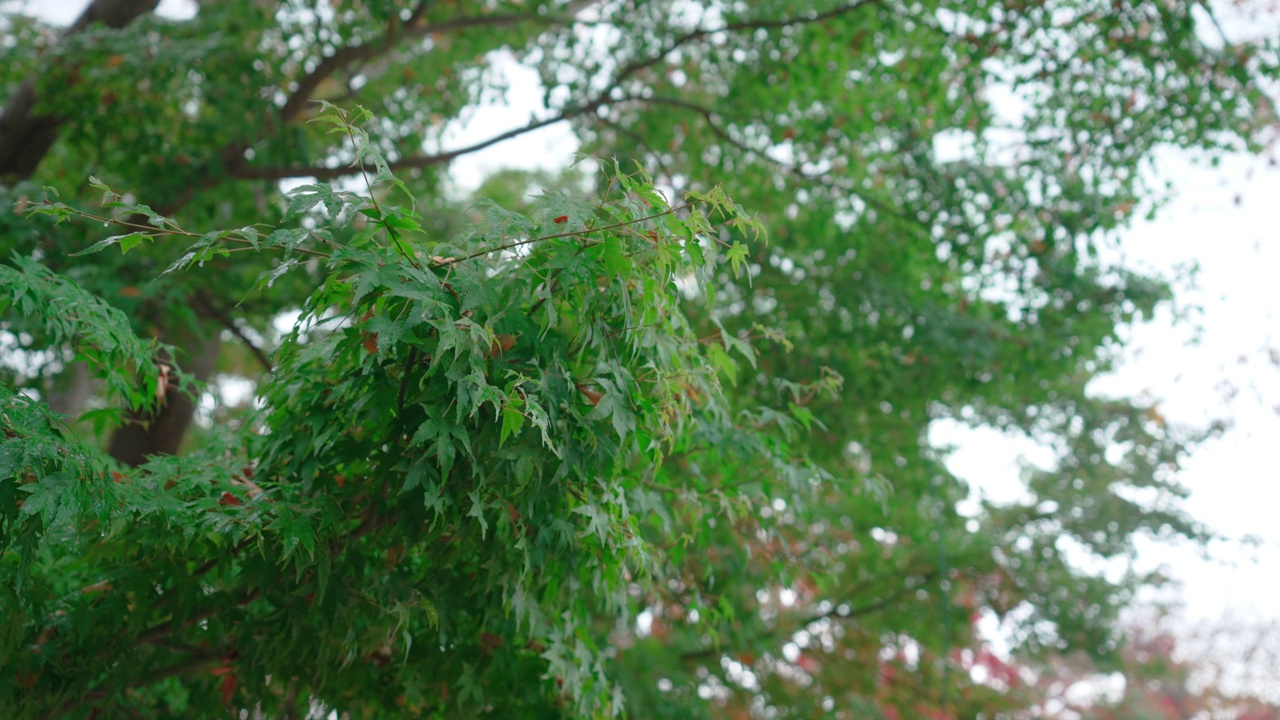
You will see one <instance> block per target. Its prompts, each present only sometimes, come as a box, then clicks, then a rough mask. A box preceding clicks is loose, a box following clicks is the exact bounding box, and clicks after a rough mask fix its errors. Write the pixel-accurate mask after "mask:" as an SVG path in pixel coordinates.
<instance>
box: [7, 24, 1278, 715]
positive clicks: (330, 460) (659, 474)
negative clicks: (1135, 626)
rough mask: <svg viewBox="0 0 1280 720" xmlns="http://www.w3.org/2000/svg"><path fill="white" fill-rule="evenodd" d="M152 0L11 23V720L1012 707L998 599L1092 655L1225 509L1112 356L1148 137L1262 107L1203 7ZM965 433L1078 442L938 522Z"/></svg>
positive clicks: (1009, 613) (1262, 53)
mask: <svg viewBox="0 0 1280 720" xmlns="http://www.w3.org/2000/svg"><path fill="white" fill-rule="evenodd" d="M154 4H155V3H154V2H138V1H137V0H96V1H95V2H93V3H92V4H91V6H90V9H89V10H88V11H87V14H86V16H85V18H86V19H84V21H83V22H80V23H77V24H76V25H74V26H73V27H72V28H70V29H69V30H67V31H65V32H63V33H61V34H59V35H55V33H54V32H53V31H52V30H51V29H49V28H47V27H45V26H43V25H42V24H41V23H40V22H39V21H37V20H34V19H31V18H26V17H23V16H21V15H19V14H16V13H10V14H7V15H5V16H3V18H2V19H0V22H3V23H5V27H6V30H7V32H8V37H9V38H11V41H10V42H8V43H5V44H3V45H2V46H0V92H3V94H4V95H5V96H7V97H8V98H9V100H8V103H7V105H6V108H5V116H4V117H5V122H4V123H3V124H0V176H3V178H4V179H5V183H6V184H4V185H3V186H0V193H2V194H3V195H4V197H3V198H0V200H3V201H4V203H5V204H6V205H10V204H12V205H14V206H15V209H16V210H17V211H18V212H16V213H14V214H13V215H6V216H4V217H3V218H0V237H3V238H4V240H3V244H4V247H3V258H2V259H0V281H2V284H0V287H3V289H4V290H3V293H0V310H2V312H3V314H2V315H0V323H3V325H0V329H2V330H3V332H4V334H3V336H2V337H3V341H4V342H5V343H7V345H6V346H5V347H6V357H5V359H6V363H5V364H4V366H3V368H0V373H2V375H0V380H2V381H3V382H0V430H3V433H4V435H3V439H0V566H2V567H3V569H4V570H3V575H2V576H0V579H2V580H3V583H0V617H3V618H4V621H3V623H2V624H0V708H4V709H5V710H6V711H9V710H11V712H8V713H7V716H14V717H51V716H54V717H56V716H91V715H93V714H95V713H105V714H106V715H108V716H115V715H128V714H132V715H136V716H140V717H170V716H184V717H206V716H207V717H222V716H224V715H226V714H227V712H228V707H230V708H234V709H245V711H246V712H248V711H249V710H250V709H251V710H252V711H253V712H261V713H264V714H266V715H269V716H277V715H278V716H281V717H285V716H289V717H292V716H301V715H303V714H305V713H306V711H307V708H308V707H309V705H310V704H312V703H316V704H318V706H323V707H326V708H334V709H337V710H339V711H342V712H345V713H349V714H350V716H351V717H401V716H405V715H423V716H432V717H452V716H455V715H457V716H472V715H475V714H477V713H479V712H488V713H493V714H494V715H495V716H500V717H559V716H567V717H579V716H582V717H590V716H609V715H614V714H619V713H624V712H625V713H627V714H630V715H631V716H634V717H645V718H650V717H652V718H659V717H682V718H685V717H687V718H696V717H724V716H729V717H777V716H779V715H781V714H798V715H803V716H815V717H817V716H826V715H835V716H839V717H863V716H875V715H881V716H884V717H889V718H900V717H952V716H954V717H970V716H976V715H978V714H986V715H991V714H995V713H999V712H1014V711H1017V710H1019V709H1024V708H1027V707H1030V706H1032V704H1033V703H1032V701H1031V700H1029V699H1028V696H1027V695H1026V694H1025V693H1026V689H1025V688H1021V687H1019V681H1018V678H1017V677H1016V676H1009V677H1004V678H1000V677H996V678H995V679H994V680H992V679H990V678H988V679H987V680H985V681H983V682H978V681H977V680H975V678H976V677H978V676H977V675H975V674H974V673H973V672H971V671H972V669H973V665H974V662H976V661H975V660H974V658H975V656H974V655H973V654H972V653H968V654H966V652H967V651H968V650H970V649H972V648H973V647H974V646H975V643H977V642H979V640H978V639H977V638H976V636H975V631H974V624H973V620H974V619H976V618H977V617H980V616H982V615H984V614H994V615H996V616H998V617H1000V618H1003V619H1005V620H1006V621H1007V623H1008V628H1009V631H1010V632H1011V633H1012V635H1013V638H1014V640H1015V641H1016V643H1017V645H1018V649H1019V651H1020V652H1024V653H1027V654H1028V655H1030V656H1032V657H1035V656H1039V655H1044V654H1051V653H1063V652H1070V651H1082V652H1085V653H1088V654H1090V655H1092V656H1094V657H1095V659H1096V661H1097V662H1098V663H1101V664H1102V665H1103V666H1104V667H1105V664H1106V663H1107V662H1108V661H1109V659H1114V658H1116V657H1117V653H1116V650H1117V647H1118V640H1119V638H1118V634H1117V631H1116V626H1115V624H1114V618H1115V613H1116V611H1117V609H1118V608H1120V607H1122V606H1123V604H1124V602H1125V601H1126V600H1127V598H1128V597H1129V594H1130V593H1131V592H1132V591H1133V590H1134V588H1136V587H1137V586H1138V585H1140V584H1141V583H1143V582H1148V581H1150V580H1151V579H1150V578H1142V577H1136V576H1133V575H1132V574H1130V575H1128V576H1126V577H1123V578H1121V579H1119V580H1116V579H1114V577H1111V578H1108V577H1103V576H1100V575H1098V574H1096V573H1091V572H1087V571H1085V570H1084V569H1082V567H1081V565H1080V563H1078V562H1072V561H1069V558H1077V559H1078V558H1086V559H1089V560H1098V561H1116V560H1119V561H1123V560H1124V559H1125V558H1127V557H1129V556H1131V554H1132V552H1133V540H1134V538H1135V537H1137V536H1139V535H1141V534H1144V533H1146V534H1154V535H1157V536H1163V537H1192V538H1197V539H1202V538H1204V537H1205V531H1204V530H1203V529H1202V528H1200V527H1198V526H1197V525H1196V524H1195V523H1194V522H1192V521H1191V520H1190V519H1189V518H1187V517H1186V516H1185V515H1184V514H1183V513H1182V511H1181V510H1180V509H1179V506H1178V504H1177V500H1178V499H1179V497H1180V493H1181V490H1180V489H1179V487H1178V486H1177V484H1176V482H1175V480H1174V477H1173V472H1174V470H1176V466H1177V462H1178V458H1179V456H1180V454H1181V453H1182V452H1184V450H1185V449H1186V446H1187V443H1188V442H1191V441H1193V440H1194V439H1195V437H1196V436H1195V434H1193V433H1188V432H1185V431H1181V430H1179V429H1177V428H1172V427H1168V426H1166V424H1165V423H1164V422H1163V419H1162V418H1161V417H1160V415H1159V413H1158V409H1156V408H1154V407H1151V406H1147V405H1143V404H1140V403H1136V402H1134V401H1131V400H1127V399H1116V398H1101V397H1097V396H1096V395H1094V394H1091V393H1090V392H1088V386H1089V383H1090V380H1091V379H1092V378H1094V377H1095V376H1097V375H1098V374H1099V373H1102V372H1105V371H1106V369H1107V368H1108V367H1109V364H1110V363H1111V362H1112V361H1113V360H1114V358H1115V356H1116V351H1117V349H1118V347H1119V343H1120V339H1121V332H1122V329H1123V328H1124V327H1125V326H1126V325H1128V324H1130V323H1132V322H1135V321H1137V320H1139V319H1141V318H1142V317H1145V316H1149V315H1150V313H1151V312H1152V311H1153V309H1154V308H1155V307H1156V306H1157V305H1158V304H1159V303H1161V302H1164V301H1166V300H1168V299H1169V297H1170V290H1169V287H1168V286H1167V284H1166V283H1165V282H1164V281H1163V280H1162V279H1160V278H1155V277H1151V276H1149V275H1147V274H1144V273H1143V272H1142V271H1141V269H1140V268H1135V267H1129V266H1126V265H1123V264H1120V263H1118V262H1116V261H1115V259H1114V258H1115V253H1114V252H1113V249H1114V246H1115V242H1116V238H1117V233H1118V231H1120V230H1121V229H1123V227H1124V226H1125V224H1126V223H1127V222H1128V221H1129V220H1130V219H1131V218H1132V217H1133V216H1134V214H1135V213H1137V212H1145V211H1148V210H1151V209H1152V208H1153V207H1155V204H1156V201H1157V200H1158V196H1156V195H1154V194H1153V193H1155V192H1156V191H1157V189H1155V188H1150V187H1147V186H1146V185H1145V184H1144V180H1143V177H1144V176H1143V172H1142V171H1143V169H1144V168H1145V167H1146V163H1148V162H1149V160H1150V158H1151V156H1152V153H1153V152H1154V151H1155V150H1156V149H1158V148H1160V147H1164V146H1168V145H1173V146H1179V147H1187V148H1202V149H1207V150H1209V151H1220V150H1223V149H1229V148H1237V147H1249V148H1252V147H1256V146H1257V144H1258V143H1259V142H1260V139H1261V137H1260V133H1261V132H1262V130H1263V129H1264V128H1265V127H1266V126H1267V125H1268V124H1270V123H1272V122H1273V121H1274V120H1275V118H1274V114H1273V113H1272V112H1271V110H1270V105H1269V104H1268V101H1267V98H1266V95H1265V94H1264V93H1263V92H1262V90H1261V89H1260V88H1261V87H1262V84H1263V83H1265V82H1267V81H1269V80H1272V79H1274V77H1275V75H1276V71H1277V62H1278V60H1277V56H1276V53H1275V47H1274V45H1273V44H1271V43H1266V42H1261V43H1249V44H1245V43H1231V42H1227V41H1226V40H1225V38H1223V39H1222V40H1221V42H1218V41H1216V40H1215V41H1212V42H1211V41H1208V40H1206V39H1205V38H1206V37H1207V34H1208V32H1209V31H1211V30H1212V29H1213V28H1214V24H1213V22H1212V9H1211V8H1209V7H1208V6H1206V5H1200V4H1190V3H1186V4H1181V3H1164V2H1150V1H1146V0H1106V1H1105V2H1102V1H1097V2H1094V1H1092V0H1081V1H1078V2H1068V1H1066V0H1062V1H1056V0H1050V1H1046V2H1025V1H1024V0H1004V1H1003V2H995V1H992V0H953V1H949V2H942V3H899V2H890V1H874V0H858V1H855V2H840V3H837V2H812V3H805V4H797V3H794V2H783V1H781V0H764V1H762V2H753V3H740V4H723V3H704V4H700V3H689V2H676V1H674V0H673V1H653V2H610V1H608V0H604V1H601V2H552V1H549V0H522V1H515V0H513V1H511V2H504V1H496V2H489V3H484V4H474V3H458V2H430V1H421V2H408V1H405V2H376V3H351V2H329V1H327V0H325V1H321V0H284V1H272V0H265V1H264V0H233V1H230V2H221V3H206V4H202V5H201V6H200V7H199V8H198V12H197V13H196V15H195V16H194V17H192V18H190V19H185V20H173V19H166V18H163V17H158V16H155V15H153V14H151V13H150V10H151V9H152V7H153V6H154ZM512 60H514V61H515V62H517V63H519V64H521V65H524V66H527V67H530V68H534V69H535V70H536V71H537V73H538V75H539V77H540V78H541V82H542V86H543V87H544V88H545V95H544V102H545V106H546V107H545V111H544V112H543V114H542V115H539V116H535V117H534V118H532V119H530V121H529V122H528V123H527V124H525V125H522V126H517V127H513V128H512V129H511V130H509V131H506V132H502V133H500V134H497V135H495V136H493V137H492V138H490V139H488V140H485V141H482V142H478V143H475V144H473V145H470V146H466V147H461V148H458V147H450V146H448V145H446V144H445V141H446V138H447V137H448V135H447V128H448V127H449V121H451V120H454V119H456V118H459V117H462V116H465V115H467V114H468V113H469V112H471V109H472V108H474V107H476V106H477V103H480V102H481V101H483V100H485V99H486V98H487V97H489V96H491V95H493V94H495V93H499V94H500V93H501V92H502V90H503V83H504V80H503V78H502V76H501V73H500V69H501V68H502V67H504V64H505V66H509V64H510V62H511V61H512ZM316 101H326V102H316ZM329 102H332V103H334V105H330V104H329ZM361 106H362V107H363V108H368V110H367V111H366V110H363V109H359V110H352V111H347V110H343V109H342V108H343V107H352V108H355V107H361ZM556 124H563V125H566V126H568V127H571V128H572V129H573V131H574V132H575V134H576V135H577V137H578V138H579V140H580V141H581V143H582V149H583V150H584V152H585V154H586V155H587V156H589V157H593V158H610V159H609V160H599V161H597V162H588V163H585V165H587V166H592V167H595V168H596V170H595V171H585V172H579V171H577V170H567V171H565V172H564V173H563V174H554V173H553V174H551V175H549V176H543V177H531V176H528V175H522V174H520V173H505V174H499V175H497V176H495V177H494V178H492V179H491V180H490V181H488V182H487V183H486V184H485V185H484V186H482V187H481V188H480V189H479V190H478V191H476V192H475V193H473V194H471V195H470V196H468V194H467V193H465V192H464V191H462V190H461V189H459V188H457V187H456V186H455V185H454V184H452V183H451V182H450V173H449V166H450V163H451V162H453V161H454V160H456V159H458V158H460V157H463V156H465V155H467V154H469V153H472V152H475V151H478V150H480V149H483V148H485V147H489V146H493V145H496V144H497V143H500V142H505V143H507V144H508V146H511V147H513V148H516V150H515V151H518V148H519V147H520V142H521V137H522V136H524V135H525V134H526V133H529V132H532V131H534V130H537V129H539V128H542V127H547V126H551V125H556ZM86 177H92V179H91V180H90V181H89V182H88V183H87V184H86V182H85V181H84V178H86ZM295 179H297V182H301V183H302V184H300V185H299V184H297V182H295ZM285 180H288V181H290V182H289V185H288V187H289V189H288V191H287V192H281V189H282V186H281V185H280V184H279V183H280V181H285ZM534 186H536V187H538V188H540V189H541V190H542V191H543V192H541V194H539V195H537V197H535V198H533V199H529V194H530V192H529V191H530V189H531V188H532V187H534ZM46 188H48V189H46ZM730 198H732V200H731V199H730ZM495 199H502V200H503V202H500V203H499V202H495V201H494V200H495ZM104 208H105V209H104ZM104 225H106V226H112V227H110V228H104ZM117 246H118V247H117ZM285 318H287V319H288V320H287V322H286V321H284V320H283V319H285ZM282 322H283V326H284V327H286V330H284V331H281V330H278V329H277V326H278V325H280V324H281V323H282ZM233 381H239V382H242V383H244V382H247V383H250V384H252V386H253V387H254V388H255V393H256V398H257V401H256V402H257V405H252V404H246V405H243V406H239V407H236V406H215V407H214V408H213V409H212V410H205V411H202V412H203V414H201V415H199V420H200V421H199V422H197V423H196V425H195V426H192V425H191V424H190V423H191V418H192V416H193V412H194V411H195V408H196V406H197V405H198V404H199V403H200V400H201V397H202V396H204V395H203V393H204V389H205V388H210V389H212V390H215V391H217V390H218V389H219V388H221V387H226V386H228V385H230V384H231V383H232V382H233ZM211 396H212V394H211V395H210V397H211ZM940 419H957V420H960V421H962V422H967V423H973V424H988V425H994V426H996V427H1000V428H1005V429H1010V430H1016V431H1019V432H1025V433H1027V434H1030V435H1032V436H1034V437H1036V438H1037V439H1039V440H1042V441H1044V442H1047V443H1050V444H1052V445H1054V447H1055V448H1057V449H1058V451H1059V462H1058V464H1057V467H1055V468H1054V469H1053V470H1052V471H1035V472H1030V471H1029V472H1028V474H1027V485H1028V492H1027V495H1026V497H1025V499H1023V500H1022V501H1020V502H1017V503H1014V504H1012V505H1005V506H990V505H984V506H983V507H982V508H981V509H980V510H979V511H978V512H977V513H976V514H975V513H972V512H969V513H961V512H960V510H959V504H960V503H961V501H962V500H964V498H965V497H966V495H967V492H968V489H967V486H966V484H965V483H964V482H963V481H961V480H960V479H958V478H956V477H954V476H952V475H951V474H950V473H949V472H948V471H947V469H946V467H945V465H944V463H943V460H944V458H945V448H938V447H934V446H933V444H932V443H931V442H930V438H929V428H930V425H931V423H933V422H935V421H937V420H940ZM976 657H986V656H981V655H979V656H976ZM988 675H990V673H988Z"/></svg>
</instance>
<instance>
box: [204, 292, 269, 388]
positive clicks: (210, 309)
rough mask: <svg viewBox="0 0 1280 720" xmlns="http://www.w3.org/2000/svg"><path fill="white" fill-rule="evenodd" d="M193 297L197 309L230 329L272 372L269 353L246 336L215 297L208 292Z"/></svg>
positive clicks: (262, 364)
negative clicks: (216, 301)
mask: <svg viewBox="0 0 1280 720" xmlns="http://www.w3.org/2000/svg"><path fill="white" fill-rule="evenodd" d="M193 299H194V302H195V305H196V310H197V311H200V312H201V314H203V315H206V316H208V317H211V318H213V319H214V320H217V321H218V324H219V325H221V326H222V327H224V328H226V329H227V330H230V331H231V334H232V335H235V336H236V338H237V339H239V340H240V342H241V343H243V344H244V346H245V348H247V349H248V350H249V354H250V355H253V358H254V359H255V360H257V361H258V364H259V365H261V366H262V369H263V370H266V371H267V372H271V370H272V369H273V367H274V366H273V365H272V364H271V358H269V357H267V354H266V353H265V352H263V350H262V348H260V347H258V346H257V344H256V343H254V342H253V341H252V340H250V339H249V338H248V337H247V336H245V334H244V331H243V330H241V329H240V326H238V325H236V323H235V320H233V319H232V318H231V316H230V315H227V313H226V312H225V311H223V310H222V308H220V307H218V306H217V304H216V303H215V302H214V301H213V299H212V298H211V297H209V295H208V293H205V292H198V293H196V294H195V296H194V298H193Z"/></svg>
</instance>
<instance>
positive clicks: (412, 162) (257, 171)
mask: <svg viewBox="0 0 1280 720" xmlns="http://www.w3.org/2000/svg"><path fill="white" fill-rule="evenodd" d="M596 104H599V103H596ZM586 110H588V108H584V109H583V110H580V111H571V110H566V111H564V112H562V113H559V114H557V115H554V116H552V117H549V118H545V119H543V120H536V121H533V122H530V123H529V124H528V125H525V126H523V127H518V128H513V129H511V130H508V131H506V132H504V133H500V134H498V135H494V136H493V137H491V138H489V139H487V140H481V141H480V142H477V143H472V144H471V145H467V146H464V147H460V148H457V149H455V150H449V151H447V152H442V153H437V154H435V155H412V156H409V157H406V158H401V159H400V160H394V161H389V162H388V163H387V166H388V167H389V168H391V170H392V172H395V171H398V170H411V169H419V168H424V167H429V166H432V165H440V164H443V163H448V162H451V161H453V160H455V159H456V158H459V157H461V156H463V155H467V154H470V153H473V152H478V151H480V150H483V149H485V148H487V147H490V146H492V145H497V144H498V143H500V142H503V141H505V140H510V139H512V138H515V137H519V136H521V135H524V134H526V133H531V132H533V131H534V130H540V129H542V128H544V127H548V126H551V125H555V124H557V123H561V122H564V121H566V120H569V119H571V118H572V117H573V116H575V115H577V114H579V113H580V112H584V111H586ZM360 172H361V168H360V167H359V166H356V165H344V166H339V167H326V166H324V165H295V166H292V167H277V168H263V167H239V168H235V169H233V170H232V175H233V176H234V177H236V178H237V179H241V180H283V179H285V178H294V177H313V178H316V179H317V180H332V179H334V178H340V177H347V176H348V175H355V174H358V173H360Z"/></svg>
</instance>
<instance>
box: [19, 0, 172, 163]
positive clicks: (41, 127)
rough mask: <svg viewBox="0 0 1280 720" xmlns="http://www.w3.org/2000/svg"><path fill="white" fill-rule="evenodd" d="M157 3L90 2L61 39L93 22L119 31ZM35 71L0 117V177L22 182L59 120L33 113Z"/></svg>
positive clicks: (135, 0)
mask: <svg viewBox="0 0 1280 720" xmlns="http://www.w3.org/2000/svg"><path fill="white" fill-rule="evenodd" d="M158 4H159V0H94V2H92V3H90V4H89V7H87V8H85V10H84V12H83V13H81V14H80V17H79V18H77V19H76V21H75V22H74V23H72V24H71V26H70V27H68V28H67V29H66V30H64V31H63V32H62V37H63V38H67V37H70V36H71V35H74V34H76V33H78V32H80V31H82V30H84V29H85V28H87V27H89V26H90V25H93V24H94V23H99V22H100V23H102V24H104V25H106V26H107V27H110V28H115V29H120V28H122V27H124V26H126V25H128V24H129V23H131V22H133V21H134V19H136V18H137V17H138V16H140V15H144V14H146V13H149V12H151V11H152V10H155V9H156V5H158ZM38 79H39V71H35V72H32V73H31V74H30V75H28V76H27V77H26V78H25V79H24V80H23V81H22V84H21V85H19V86H18V89H17V90H16V91H14V93H13V95H12V96H10V97H9V101H8V102H7V103H5V107H4V112H3V113H2V114H0V178H5V179H6V180H25V179H27V178H29V177H31V175H32V174H33V173H35V171H36V168H37V167H39V165H40V161H41V160H43V159H44V156H45V155H47V154H48V153H49V148H51V147H53V143H54V141H56V140H57V139H58V129H59V126H60V125H61V124H62V120H61V118H58V117H55V116H53V115H39V114H36V113H35V107H36V104H37V103H38V102H39V97H37V95H36V82H37V81H38Z"/></svg>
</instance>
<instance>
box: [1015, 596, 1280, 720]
mask: <svg viewBox="0 0 1280 720" xmlns="http://www.w3.org/2000/svg"><path fill="white" fill-rule="evenodd" d="M1125 635H1126V638H1127V642H1126V643H1125V648H1124V651H1123V652H1122V653H1121V654H1120V656H1119V658H1120V662H1119V664H1118V665H1117V667H1116V668H1115V669H1114V670H1111V671H1110V672H1100V671H1099V668H1097V666H1096V665H1093V664H1092V663H1090V662H1088V661H1087V660H1084V659H1082V658H1079V657H1077V658H1072V659H1070V660H1068V659H1066V658H1056V659H1055V661H1054V662H1052V663H1051V664H1050V665H1049V666H1048V667H1045V668H1040V669H1038V672H1036V673H1033V675H1034V676H1037V677H1036V685H1037V686H1039V688H1042V693H1041V694H1042V696H1043V698H1044V700H1043V701H1042V703H1041V704H1040V710H1041V712H1042V714H1041V716H1045V717H1076V718H1081V717H1082V718H1100V719H1109V718H1148V717H1149V718H1161V719H1162V720H1163V719H1167V720H1182V719H1184V718H1191V717H1204V718H1241V719H1244V720H1274V718H1277V717H1280V705H1277V703H1276V699H1277V696H1276V692H1275V678H1276V670H1277V669H1278V668H1280V664H1277V662H1276V660H1277V649H1278V647H1277V644H1276V625H1275V623H1274V622H1259V621H1256V620H1248V619H1244V618H1240V617H1226V618H1222V619H1220V620H1218V621H1210V622H1204V623H1197V624H1192V623H1189V622H1188V621H1187V619H1185V618H1178V617H1177V616H1176V615H1171V614H1166V612H1165V611H1158V612H1157V611H1153V610H1152V609H1151V608H1147V609H1146V611H1145V612H1142V613H1139V614H1138V615H1137V616H1136V617H1131V618H1129V619H1128V620H1127V621H1126V622H1125Z"/></svg>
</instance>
